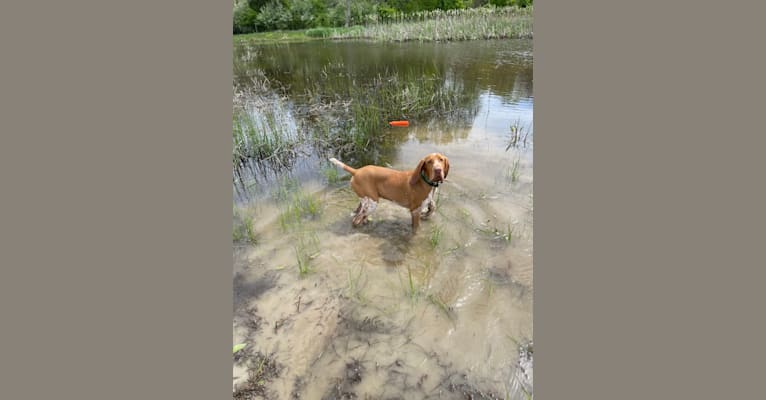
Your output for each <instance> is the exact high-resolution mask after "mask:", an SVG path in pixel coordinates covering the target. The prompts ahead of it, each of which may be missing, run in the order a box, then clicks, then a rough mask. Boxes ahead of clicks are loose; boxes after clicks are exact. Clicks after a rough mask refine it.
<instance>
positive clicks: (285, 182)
mask: <svg viewBox="0 0 766 400" xmlns="http://www.w3.org/2000/svg"><path fill="white" fill-rule="evenodd" d="M271 196H272V197H273V198H274V199H275V200H276V202H277V204H278V205H279V208H280V210H281V212H280V214H279V217H278V221H279V226H280V227H281V228H282V231H284V232H288V231H290V230H292V229H294V228H296V227H299V226H301V224H302V222H304V221H305V220H307V219H309V220H316V219H317V218H319V216H320V215H321V214H322V208H323V205H322V200H321V199H320V198H319V196H318V195H317V194H314V193H309V192H307V191H305V190H304V189H303V188H301V186H300V183H299V182H298V180H297V179H295V178H291V177H282V179H281V180H280V181H279V184H278V185H277V187H276V188H274V189H273V191H272V195H271Z"/></svg>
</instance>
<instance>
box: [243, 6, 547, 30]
mask: <svg viewBox="0 0 766 400" xmlns="http://www.w3.org/2000/svg"><path fill="white" fill-rule="evenodd" d="M487 5H492V6H497V7H504V6H514V5H515V6H519V7H526V6H528V5H532V0H415V1H406V0H384V1H378V0H234V10H233V30H234V33H235V34H239V33H252V32H266V31H273V30H296V29H309V28H319V27H341V26H345V27H348V26H352V25H363V24H364V23H366V22H370V21H383V22H385V21H387V20H390V19H392V18H393V17H394V16H395V15H398V14H401V13H414V12H418V11H433V10H455V9H464V8H473V7H482V6H487Z"/></svg>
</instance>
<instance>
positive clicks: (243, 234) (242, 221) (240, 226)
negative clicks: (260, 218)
mask: <svg viewBox="0 0 766 400" xmlns="http://www.w3.org/2000/svg"><path fill="white" fill-rule="evenodd" d="M233 214H234V223H233V228H232V239H233V241H234V242H235V243H243V242H244V243H249V244H255V243H256V241H257V236H256V232H255V213H254V212H253V211H252V210H249V209H239V208H237V207H235V208H234V213H233Z"/></svg>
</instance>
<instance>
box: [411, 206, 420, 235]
mask: <svg viewBox="0 0 766 400" xmlns="http://www.w3.org/2000/svg"><path fill="white" fill-rule="evenodd" d="M410 214H411V215H412V233H413V234H414V233H415V232H417V231H418V226H420V207H418V208H416V209H414V210H412V211H410Z"/></svg>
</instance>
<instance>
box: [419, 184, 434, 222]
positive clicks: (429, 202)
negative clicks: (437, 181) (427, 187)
mask: <svg viewBox="0 0 766 400" xmlns="http://www.w3.org/2000/svg"><path fill="white" fill-rule="evenodd" d="M436 190H437V188H434V189H433V190H431V191H430V192H429V193H428V197H426V199H425V200H423V204H422V205H421V206H420V210H421V212H422V213H423V214H422V215H421V216H420V218H423V219H427V218H428V217H430V216H431V214H433V212H434V210H436V202H435V201H434V193H436ZM424 209H425V212H424V211H423V210H424Z"/></svg>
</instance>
